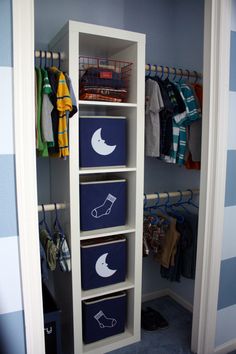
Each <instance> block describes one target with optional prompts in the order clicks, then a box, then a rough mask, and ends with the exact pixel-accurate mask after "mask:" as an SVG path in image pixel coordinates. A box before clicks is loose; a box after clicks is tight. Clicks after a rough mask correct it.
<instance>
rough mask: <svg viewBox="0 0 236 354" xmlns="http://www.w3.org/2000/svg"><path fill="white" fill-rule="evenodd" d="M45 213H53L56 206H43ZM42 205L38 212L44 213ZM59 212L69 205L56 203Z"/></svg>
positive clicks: (39, 206)
mask: <svg viewBox="0 0 236 354" xmlns="http://www.w3.org/2000/svg"><path fill="white" fill-rule="evenodd" d="M43 207H44V210H45V211H53V210H55V204H43ZM43 207H42V205H38V211H43ZM56 207H57V210H59V209H66V208H67V207H68V204H65V203H56Z"/></svg>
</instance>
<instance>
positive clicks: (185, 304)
mask: <svg viewBox="0 0 236 354" xmlns="http://www.w3.org/2000/svg"><path fill="white" fill-rule="evenodd" d="M168 291H169V294H168V295H169V296H170V297H171V298H172V299H173V300H175V301H176V302H178V304H180V305H181V306H183V307H184V308H185V309H187V310H188V311H190V312H193V305H192V304H191V303H190V302H188V301H187V300H185V299H184V298H183V297H182V296H180V295H178V294H177V293H175V292H174V291H172V290H170V289H168Z"/></svg>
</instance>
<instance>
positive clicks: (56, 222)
mask: <svg viewBox="0 0 236 354" xmlns="http://www.w3.org/2000/svg"><path fill="white" fill-rule="evenodd" d="M54 207H55V221H54V229H55V231H59V232H60V233H61V234H63V230H62V227H61V224H60V222H59V219H58V212H57V204H56V203H54Z"/></svg>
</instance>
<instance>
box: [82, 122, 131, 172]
mask: <svg viewBox="0 0 236 354" xmlns="http://www.w3.org/2000/svg"><path fill="white" fill-rule="evenodd" d="M126 155H127V153H126V118H125V117H111V116H102V117H101V116H81V117H80V119H79V159H80V167H99V166H126Z"/></svg>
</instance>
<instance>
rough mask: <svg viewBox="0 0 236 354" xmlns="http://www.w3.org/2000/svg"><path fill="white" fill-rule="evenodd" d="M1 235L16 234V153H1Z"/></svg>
mask: <svg viewBox="0 0 236 354" xmlns="http://www.w3.org/2000/svg"><path fill="white" fill-rule="evenodd" d="M0 181H1V183H0V201H1V203H0V219H1V222H0V237H6V236H16V235H18V229H17V212H16V183H15V157H14V155H0Z"/></svg>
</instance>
